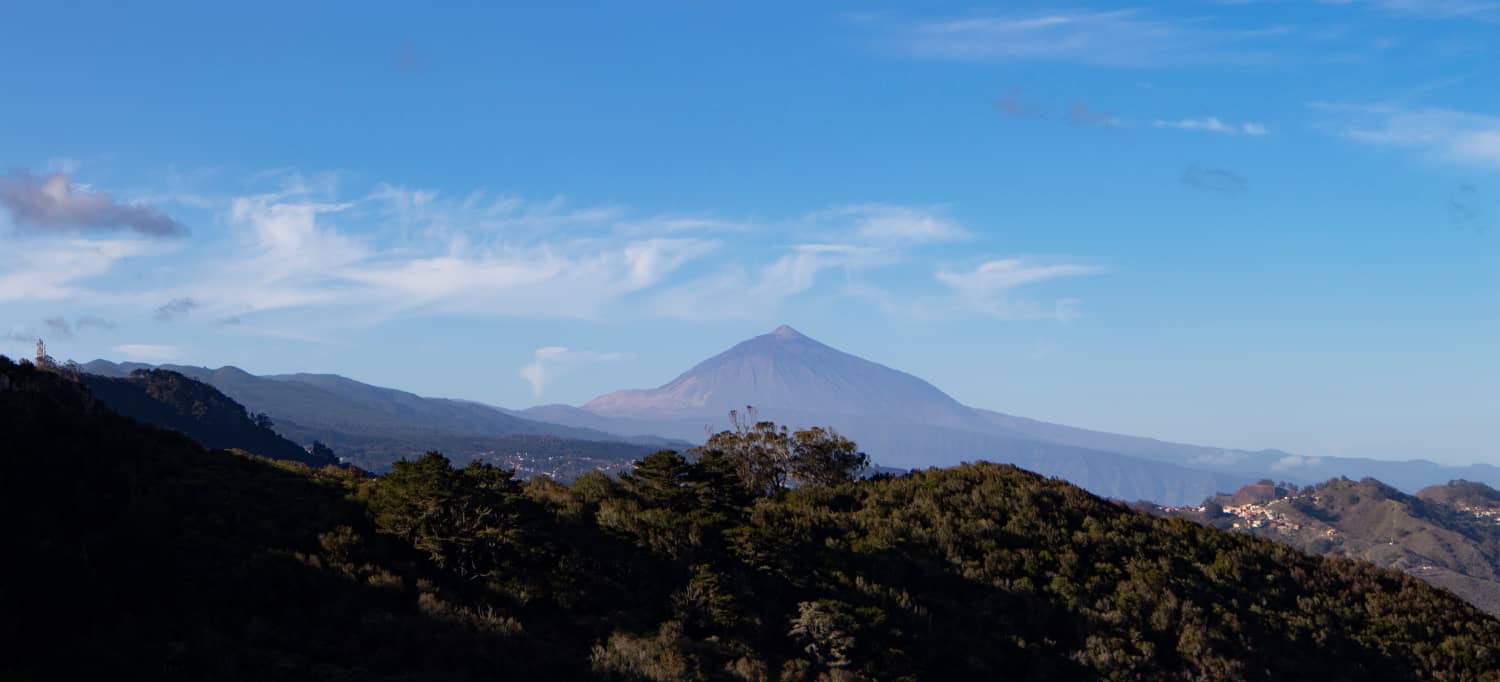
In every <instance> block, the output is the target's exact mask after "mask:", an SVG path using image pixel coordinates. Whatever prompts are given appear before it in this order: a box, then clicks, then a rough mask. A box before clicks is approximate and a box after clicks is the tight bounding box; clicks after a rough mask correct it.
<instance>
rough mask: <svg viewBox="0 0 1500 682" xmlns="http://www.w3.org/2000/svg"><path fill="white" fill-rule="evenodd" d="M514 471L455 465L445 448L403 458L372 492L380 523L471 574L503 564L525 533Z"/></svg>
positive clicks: (461, 572) (463, 573)
mask: <svg viewBox="0 0 1500 682" xmlns="http://www.w3.org/2000/svg"><path fill="white" fill-rule="evenodd" d="M519 497H520V488H519V485H518V484H517V483H516V482H515V472H514V471H512V470H508V469H501V468H499V467H496V466H493V465H490V464H485V463H482V462H471V463H470V464H469V465H468V466H466V467H464V468H463V469H454V468H453V466H452V464H451V463H450V462H449V461H448V458H447V457H444V456H443V455H442V453H438V452H428V453H427V454H425V455H422V457H421V458H419V459H417V460H416V461H414V462H409V461H405V460H403V461H400V462H396V463H395V464H394V465H392V467H391V472H390V473H389V474H386V475H385V476H383V477H381V478H380V479H378V480H376V481H374V482H373V483H372V484H371V490H370V492H369V494H368V499H369V504H370V510H371V511H372V512H374V516H375V523H376V526H377V527H378V528H379V529H380V530H381V531H382V532H386V533H390V534H392V535H395V536H397V537H400V538H403V539H405V540H407V541H408V542H410V543H411V544H412V546H413V547H415V548H417V549H419V550H422V551H424V552H426V553H427V555H428V557H430V558H431V559H432V560H433V561H434V562H436V563H437V564H438V565H440V566H444V567H446V568H449V569H452V570H453V571H455V572H456V573H458V574H459V575H461V576H464V577H466V578H478V577H483V576H485V575H489V574H491V573H493V572H494V571H496V570H498V568H499V564H500V562H501V561H502V560H503V557H504V546H505V545H508V544H513V543H514V542H515V540H516V539H517V536H518V534H519V533H520V529H519V525H520V523H519V519H518V514H517V513H516V510H515V509H514V506H515V500H517V499H519Z"/></svg>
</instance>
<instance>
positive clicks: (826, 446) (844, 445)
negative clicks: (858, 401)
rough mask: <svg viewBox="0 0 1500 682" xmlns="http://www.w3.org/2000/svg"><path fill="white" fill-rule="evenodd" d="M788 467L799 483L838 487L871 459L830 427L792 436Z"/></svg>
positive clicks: (804, 430)
mask: <svg viewBox="0 0 1500 682" xmlns="http://www.w3.org/2000/svg"><path fill="white" fill-rule="evenodd" d="M789 464H790V467H791V476H792V480H795V481H796V482H798V483H802V484H815V485H838V484H839V483H845V482H848V481H852V480H854V478H855V477H857V476H858V475H859V472H861V471H863V470H864V468H865V467H867V466H869V465H870V458H869V457H868V456H866V455H865V453H863V452H860V451H859V449H858V447H857V446H855V444H854V441H852V440H849V439H848V438H845V437H843V436H841V435H839V433H838V432H837V431H834V430H833V429H832V428H826V429H825V428H823V427H820V426H814V427H812V428H810V429H803V430H801V431H798V432H796V433H794V434H792V455H791V458H790V460H789Z"/></svg>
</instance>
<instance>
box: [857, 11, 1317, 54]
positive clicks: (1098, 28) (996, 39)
mask: <svg viewBox="0 0 1500 682" xmlns="http://www.w3.org/2000/svg"><path fill="white" fill-rule="evenodd" d="M885 27H886V28H888V29H890V31H891V41H892V42H894V43H895V44H896V45H897V46H898V47H899V48H900V49H902V50H904V51H906V52H908V53H910V54H912V55H914V56H918V57H925V58H931V59H943V60H951V61H966V62H1008V61H1050V62H1064V63H1076V64H1085V65H1090V66H1107V67H1125V68H1144V67H1159V66H1170V65H1180V64H1199V63H1205V62H1217V63H1264V62H1267V61H1272V60H1274V59H1275V55H1274V50H1272V49H1271V46H1270V45H1265V44H1263V43H1265V42H1266V41H1268V40H1272V39H1275V38H1276V37H1279V36H1281V35H1285V34H1287V33H1290V32H1292V31H1291V30H1290V29H1286V28H1284V27H1271V28H1265V29H1251V30H1228V29H1217V28H1214V27H1212V26H1210V25H1207V24H1205V23H1204V22H1195V21H1174V20H1170V19H1164V18H1157V17H1153V16H1151V15H1149V14H1147V13H1145V12H1142V11H1139V10H1134V9H1126V10H1112V11H1052V12H1046V13H1035V14H1015V15H1009V16H983V17H966V18H957V19H942V20H935V21H919V22H913V23H908V24H901V25H896V26H891V25H889V24H887V25H885Z"/></svg>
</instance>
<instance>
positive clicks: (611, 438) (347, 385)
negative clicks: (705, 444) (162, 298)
mask: <svg viewBox="0 0 1500 682" xmlns="http://www.w3.org/2000/svg"><path fill="white" fill-rule="evenodd" d="M161 368H162V369H167V370H171V371H173V372H178V373H180V374H183V375H185V376H187V377H190V378H193V379H196V380H198V381H201V382H203V383H206V384H209V385H211V386H213V387H214V388H217V389H218V390H220V391H223V392H224V394H225V395H228V396H229V397H231V398H233V399H234V400H236V401H238V402H240V403H241V404H243V405H244V406H245V407H246V408H247V409H249V410H250V411H251V412H256V413H265V414H267V415H269V416H270V417H271V419H272V420H273V421H274V422H275V423H276V429H277V431H279V432H280V433H282V434H284V435H285V436H286V437H287V438H289V439H291V440H293V441H296V442H298V443H302V444H311V443H312V442H313V441H314V440H317V441H322V442H323V443H324V444H326V445H328V446H329V447H331V448H333V449H334V451H335V452H337V453H338V454H339V455H340V456H342V457H345V458H346V459H348V460H349V461H351V462H352V463H354V464H356V465H358V466H360V467H361V468H364V469H367V470H370V471H384V470H386V469H387V468H389V467H390V465H391V463H392V462H395V461H397V460H399V459H401V458H403V457H415V456H417V455H420V454H421V453H422V452H423V451H425V450H428V449H442V450H444V451H445V452H448V453H449V454H451V455H452V456H454V457H456V458H460V459H465V460H468V459H486V460H489V461H504V462H505V463H507V464H508V465H511V466H521V467H523V468H527V469H528V472H527V473H551V474H553V475H559V474H566V475H576V474H577V473H581V472H583V471H588V470H591V469H593V468H595V467H596V466H605V467H609V466H617V465H618V464H620V463H622V462H627V461H629V460H631V459H635V458H638V457H642V456H644V455H646V454H649V453H650V452H651V451H652V449H654V448H656V447H660V446H664V445H668V444H669V443H670V442H669V441H667V440H665V439H661V438H652V437H640V438H634V439H631V438H625V437H620V436H615V435H612V434H608V433H604V432H601V431H597V430H592V429H584V428H574V427H568V426H561V425H558V424H549V423H544V422H539V421H535V420H531V419H524V418H521V417H518V416H515V415H513V414H510V413H508V412H505V411H504V410H500V409H497V408H494V407H490V406H488V405H482V404H479V403H474V402H469V401H463V400H446V399H441V398H424V397H422V396H418V395H415V394H412V393H407V392H405V391H397V390H393V389H389V388H381V387H378V386H371V385H368V384H363V383H360V382H358V381H353V380H350V379H346V378H343V377H339V376H335V375H329V374H287V375H275V376H257V375H254V374H250V373H248V372H245V371H244V370H241V369H239V368H237V367H220V368H218V369H209V368H206V367H190V366H183V365H163V366H162V367H161ZM135 369H151V366H150V365H143V364H140V363H122V364H115V363H111V362H107V361H104V360H95V361H93V362H89V363H87V364H85V365H83V370H84V371H86V372H89V373H91V374H98V375H103V376H116V377H119V376H126V375H128V374H129V373H130V372H131V371H133V370H135ZM548 462H550V463H551V464H550V465H549V464H547V463H548Z"/></svg>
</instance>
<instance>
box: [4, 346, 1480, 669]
mask: <svg viewBox="0 0 1500 682" xmlns="http://www.w3.org/2000/svg"><path fill="white" fill-rule="evenodd" d="M0 429H3V430H4V432H5V433H7V434H8V436H9V437H10V438H9V440H8V441H7V443H8V447H7V448H6V449H5V450H4V451H3V453H0V505H3V508H0V512H3V513H4V514H5V516H6V518H7V519H8V520H9V522H10V528H11V535H10V537H9V538H8V549H9V554H8V560H7V561H5V562H0V634H3V635H4V636H3V637H0V647H8V650H4V651H0V654H3V655H0V676H4V677H7V678H12V679H15V678H19V679H28V678H77V677H81V676H94V677H97V676H110V677H132V678H139V677H150V678H153V679H267V678H286V677H307V678H311V677H316V678H318V679H326V680H342V679H350V680H352V679H389V680H395V679H581V678H592V679H656V680H690V679H784V680H807V681H808V682H811V681H812V680H814V679H819V678H820V677H823V676H826V678H827V679H976V678H993V677H996V676H999V675H1004V676H1006V677H1007V678H1018V679H1064V678H1065V679H1104V678H1108V679H1156V678H1169V679H1204V680H1210V679H1211V680H1239V679H1291V678H1296V679H1325V680H1404V679H1416V678H1430V679H1493V678H1494V677H1495V671H1496V670H1497V667H1500V622H1497V621H1495V620H1494V619H1492V618H1489V617H1488V616H1485V615H1484V614H1482V613H1481V612H1479V611H1477V610H1475V609H1473V608H1472V607H1470V606H1468V605H1467V604H1464V603H1463V602H1461V601H1459V600H1457V599H1456V598H1454V597H1452V596H1451V595H1449V594H1446V593H1443V592H1439V591H1436V590H1433V589H1431V588H1430V587H1428V586H1427V585H1425V584H1424V583H1422V582H1421V581H1418V580H1416V579H1414V578H1411V577H1409V576H1405V575H1402V574H1400V573H1397V572H1393V571H1386V570H1381V569H1377V568H1375V567H1373V566H1370V565H1368V564H1364V563H1361V562H1354V561H1348V560H1341V559H1328V558H1316V557H1309V556H1307V555H1304V554H1301V553H1298V552H1295V551H1293V550H1290V549H1288V548H1286V547H1284V546H1280V545H1277V544H1274V543H1269V542H1266V541H1264V540H1260V539H1257V538H1252V537H1247V536H1242V535H1237V534H1231V533H1224V532H1220V531H1217V530H1214V529H1211V528H1207V527H1203V526H1200V525H1197V524H1192V523H1188V522H1185V521H1182V520H1173V519H1159V518H1152V517H1149V516H1146V515H1143V514H1138V513H1134V512H1131V511H1129V510H1127V509H1124V508H1123V507H1121V506H1119V505H1116V504H1113V503H1109V502H1106V501H1104V500H1101V499H1099V498H1096V497H1093V496H1091V495H1089V494H1087V493H1085V492H1083V491H1082V490H1080V489H1078V488H1076V487H1073V486H1070V485H1067V484H1064V483H1061V482H1057V481H1049V480H1046V479H1043V478H1041V477H1038V476H1036V475H1033V474H1029V473H1026V472H1023V471H1019V470H1017V469H1014V468H1011V467H1004V466H996V465H975V466H966V467H961V468H958V469H954V470H946V471H937V470H935V471H923V472H918V473H915V474H912V475H910V476H906V477H901V478H895V479H884V480H875V481H866V482H861V483H857V484H845V485H842V486H839V487H836V488H828V487H823V486H809V487H805V488H801V489H798V490H795V491H788V492H783V493H780V494H777V495H774V496H772V497H769V498H764V499H759V500H751V499H748V498H746V497H744V496H743V491H741V492H735V491H736V490H741V489H739V488H737V487H736V485H737V484H735V483H734V481H733V479H732V477H731V478H724V472H723V471H722V470H713V469H710V468H705V467H707V466H708V465H706V464H705V465H698V464H689V463H686V462H683V461H681V460H675V461H674V460H672V459H671V458H665V459H663V458H656V459H655V460H654V465H653V466H648V467H644V468H643V469H641V470H640V471H639V473H638V474H637V475H635V476H632V477H629V478H625V479H621V480H615V479H609V478H606V477H603V476H599V475H593V476H589V477H585V478H584V479H581V480H580V481H579V482H578V483H576V484H574V485H573V486H571V487H569V486H563V485H559V484H556V483H553V482H549V481H545V480H536V481H532V482H530V483H527V484H525V485H524V486H523V485H521V484H519V483H518V482H516V481H515V480H514V479H512V478H510V477H509V476H508V475H507V474H506V473H505V472H502V471H499V470H497V469H495V468H493V467H488V466H484V465H471V466H468V467H466V468H464V469H462V470H456V469H453V468H451V467H450V466H449V464H448V462H447V461H446V460H444V459H442V458H441V457H438V456H430V457H424V458H423V459H422V460H420V461H417V462H413V463H410V464H403V465H401V466H398V467H396V469H395V471H394V472H393V473H392V474H390V475H388V476H386V477H383V478H381V479H376V480H368V481H365V480H358V479H355V478H353V477H348V476H340V475H337V474H334V473H322V472H315V471H311V470H307V469H305V468H299V467H296V466H295V465H286V466H273V465H272V464H270V463H268V462H266V461H264V460H254V459H248V458H244V457H238V456H234V455H231V454H227V453H223V452H216V451H208V450H204V449H203V448H201V447H200V446H198V445H196V444H195V443H193V442H191V441H190V440H188V439H186V438H185V437H183V436H180V435H179V434H174V433H170V432H166V431H162V430H158V429H153V428H149V427H144V426H141V425H139V424H136V423H134V422H131V421H128V420H125V419H123V418H120V417H118V416H116V415H114V414H112V413H109V412H108V411H107V410H104V409H103V408H102V406H101V405H100V404H99V403H98V402H97V401H96V400H95V399H94V398H93V397H92V396H90V395H89V394H87V393H86V392H85V391H84V390H83V389H82V387H80V386H79V385H77V384H72V383H70V382H67V381H66V380H64V379H63V378H61V377H59V376H58V375H55V374H50V373H46V372H41V371H38V370H35V369H32V368H29V367H26V366H17V365H14V364H11V363H10V361H9V360H6V359H3V358H0ZM418 518H420V519H422V523H415V524H414V523H411V521H412V520H414V519H418Z"/></svg>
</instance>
